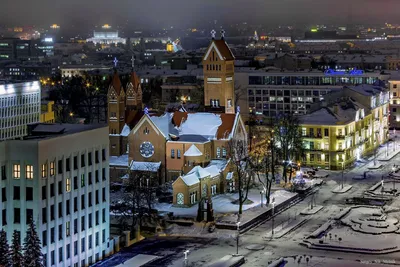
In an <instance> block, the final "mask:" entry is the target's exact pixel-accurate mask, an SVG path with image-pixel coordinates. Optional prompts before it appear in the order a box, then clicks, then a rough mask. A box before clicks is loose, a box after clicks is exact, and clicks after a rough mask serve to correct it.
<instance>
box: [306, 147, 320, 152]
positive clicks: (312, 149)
mask: <svg viewBox="0 0 400 267" xmlns="http://www.w3.org/2000/svg"><path fill="white" fill-rule="evenodd" d="M307 150H308V151H311V152H322V150H323V149H322V148H316V147H313V148H310V149H307Z"/></svg>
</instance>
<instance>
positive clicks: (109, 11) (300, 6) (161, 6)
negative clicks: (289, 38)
mask: <svg viewBox="0 0 400 267" xmlns="http://www.w3.org/2000/svg"><path fill="white" fill-rule="evenodd" d="M349 2H351V10H352V11H351V14H352V22H353V23H365V22H367V23H368V22H369V23H382V22H385V21H386V20H388V21H390V22H392V23H397V22H400V16H398V10H400V1H399V0H353V1H349V0H146V1H143V0H114V1H111V0H109V1H105V0H33V1H27V0H12V1H9V0H2V1H1V2H0V23H2V24H19V25H26V24H29V25H33V24H36V25H40V24H41V25H47V24H49V25H50V24H52V23H58V24H60V25H63V26H64V27H65V26H68V25H72V24H76V25H89V24H90V25H91V26H92V25H94V24H97V25H100V24H104V23H109V24H113V25H115V24H117V23H118V24H121V23H123V22H126V21H127V20H128V23H129V24H130V25H134V26H136V27H145V26H148V27H149V28H151V27H160V26H168V25H175V26H177V25H180V26H184V27H191V26H196V25H201V24H203V25H204V24H206V23H205V22H208V21H213V20H214V19H218V20H219V21H221V22H223V23H231V22H241V21H245V20H246V21H248V22H253V23H254V22H255V23H260V24H268V23H274V24H278V23H282V24H283V23H287V24H297V23H330V22H343V21H344V20H345V21H347V20H348V17H349V15H348V14H349V10H350V7H349V4H348V3H349Z"/></svg>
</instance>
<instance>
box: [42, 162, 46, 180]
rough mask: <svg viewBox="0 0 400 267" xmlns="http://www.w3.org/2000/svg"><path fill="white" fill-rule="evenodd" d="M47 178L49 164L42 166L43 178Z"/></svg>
mask: <svg viewBox="0 0 400 267" xmlns="http://www.w3.org/2000/svg"><path fill="white" fill-rule="evenodd" d="M46 177H47V164H43V165H42V178H46Z"/></svg>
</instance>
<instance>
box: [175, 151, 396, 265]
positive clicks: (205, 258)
mask: <svg viewBox="0 0 400 267" xmlns="http://www.w3.org/2000/svg"><path fill="white" fill-rule="evenodd" d="M380 153H385V151H382V152H380ZM399 162H400V154H398V155H397V156H396V157H394V158H393V159H392V160H390V161H389V162H384V164H383V167H382V168H381V169H379V170H374V171H371V172H368V174H369V175H368V178H367V179H365V180H354V179H353V177H361V176H362V175H363V174H364V172H365V171H368V168H367V167H366V164H365V163H364V164H360V165H359V166H356V167H355V168H353V169H351V170H346V171H345V175H344V176H345V183H346V184H351V185H353V188H352V189H351V190H350V191H348V192H346V193H344V194H334V193H332V192H331V190H332V189H334V188H335V187H337V185H338V184H340V183H341V180H342V172H341V171H337V172H331V174H330V176H329V177H328V178H326V181H327V183H326V184H324V185H323V186H322V187H321V188H320V190H319V192H318V193H317V194H316V195H315V203H316V204H317V205H323V206H324V209H323V210H322V211H320V212H319V213H317V214H315V215H312V216H311V219H310V220H309V221H308V222H307V223H306V224H304V225H303V226H302V227H300V228H299V229H297V230H295V231H293V232H292V233H289V234H288V235H287V236H285V237H283V238H281V239H277V240H272V241H271V240H265V239H264V238H262V237H263V236H265V235H266V234H267V233H269V232H270V231H271V229H272V221H267V222H265V223H263V224H261V225H259V226H258V227H256V228H254V229H252V230H250V231H248V232H246V233H245V234H242V235H241V236H240V249H239V253H241V254H243V255H245V256H246V259H247V262H246V264H245V265H244V266H252V267H257V266H260V267H261V266H263V267H264V266H266V265H267V263H268V262H269V261H272V260H274V259H276V258H279V257H281V256H295V255H312V256H320V257H329V258H333V259H347V260H364V261H365V260H369V261H374V260H377V259H378V260H379V259H380V260H383V259H384V260H388V259H390V260H395V261H396V262H399V263H400V253H392V254H388V255H384V256H382V255H364V254H359V253H343V252H335V251H324V250H311V249H308V248H306V247H304V246H301V245H299V243H300V241H301V240H302V239H303V238H304V237H306V236H308V235H309V234H310V233H312V232H313V231H315V230H316V229H317V228H318V227H319V226H320V225H322V224H323V223H325V222H326V221H327V220H328V219H329V218H330V217H333V216H334V215H335V214H337V213H338V212H339V211H340V209H343V208H344V207H346V204H345V199H346V198H350V197H353V196H361V195H362V194H363V192H364V191H365V190H367V189H368V188H369V187H371V186H372V185H374V184H376V183H377V182H379V181H380V180H381V177H382V175H385V176H386V175H387V174H388V173H389V172H390V171H391V169H392V166H393V164H394V163H395V164H399ZM311 198H312V197H311V196H309V197H307V198H306V199H304V200H303V201H302V202H300V203H299V204H297V205H295V206H293V207H291V208H289V209H288V210H286V211H284V212H282V213H281V214H278V215H277V216H276V217H275V219H274V220H275V223H274V225H275V227H276V226H278V225H279V224H281V223H285V222H287V221H288V219H289V218H290V219H293V218H294V217H295V216H296V218H299V215H298V214H299V213H300V212H301V211H302V210H303V209H304V208H306V207H307V206H309V205H310V202H311ZM235 236H236V235H235V234H234V233H233V234H232V236H231V237H230V238H227V239H224V240H214V241H213V242H210V243H209V244H207V245H205V246H203V247H199V248H196V249H195V250H194V251H192V252H191V254H190V255H189V259H190V262H189V263H190V265H189V266H204V265H205V264H206V263H210V262H212V261H215V260H216V259H219V258H221V257H222V256H224V255H227V254H232V253H235V252H236V238H235ZM252 244H262V245H264V246H265V248H264V249H263V250H261V251H250V250H248V249H246V248H245V247H246V246H248V245H252ZM170 266H174V267H175V266H182V258H179V259H178V260H175V261H173V262H171V264H170Z"/></svg>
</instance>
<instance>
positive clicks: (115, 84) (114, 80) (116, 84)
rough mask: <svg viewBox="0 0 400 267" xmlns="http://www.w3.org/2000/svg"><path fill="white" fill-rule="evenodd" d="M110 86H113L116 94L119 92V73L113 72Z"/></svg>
mask: <svg viewBox="0 0 400 267" xmlns="http://www.w3.org/2000/svg"><path fill="white" fill-rule="evenodd" d="M110 86H112V87H113V88H114V90H115V92H117V95H119V94H120V93H121V88H122V84H121V80H120V79H119V75H118V73H117V72H116V71H115V72H114V76H113V78H112V80H111V84H110Z"/></svg>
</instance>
